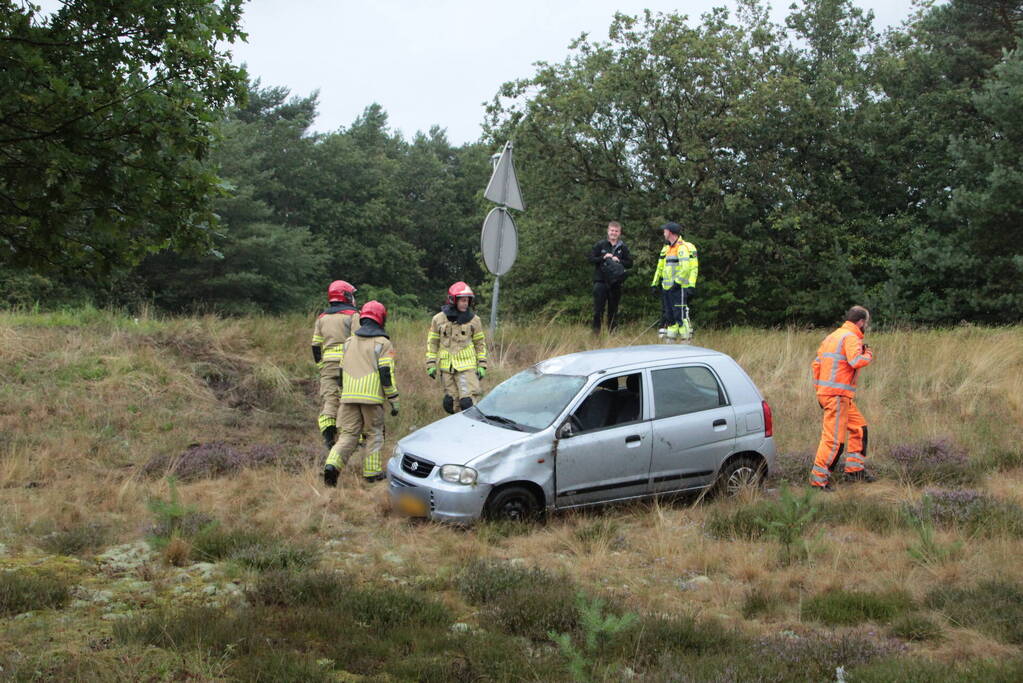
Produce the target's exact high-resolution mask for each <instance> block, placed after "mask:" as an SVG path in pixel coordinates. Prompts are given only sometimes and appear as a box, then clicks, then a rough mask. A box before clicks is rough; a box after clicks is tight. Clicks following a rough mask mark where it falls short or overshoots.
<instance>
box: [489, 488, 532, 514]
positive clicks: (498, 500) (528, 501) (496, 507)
mask: <svg viewBox="0 0 1023 683" xmlns="http://www.w3.org/2000/svg"><path fill="white" fill-rule="evenodd" d="M539 512H540V502H539V501H538V500H537V499H536V494H534V493H533V492H532V491H530V490H529V489H527V488H525V487H524V486H509V487H508V488H504V489H501V490H500V491H498V492H497V493H495V494H494V495H493V496H492V497H491V498H490V500H489V501H488V502H487V517H488V518H489V519H494V520H500V519H506V520H510V521H515V522H526V521H531V520H534V519H536V518H537V516H538V515H539Z"/></svg>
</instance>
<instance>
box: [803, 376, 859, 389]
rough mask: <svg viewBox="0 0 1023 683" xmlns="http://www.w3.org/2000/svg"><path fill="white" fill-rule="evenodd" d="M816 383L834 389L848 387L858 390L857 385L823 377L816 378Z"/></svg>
mask: <svg viewBox="0 0 1023 683" xmlns="http://www.w3.org/2000/svg"><path fill="white" fill-rule="evenodd" d="M813 383H814V384H816V385H817V386H821V387H830V388H832V389H847V390H849V391H853V392H855V391H856V387H855V386H853V385H852V384H842V383H841V382H827V381H825V380H823V379H815V380H814V381H813Z"/></svg>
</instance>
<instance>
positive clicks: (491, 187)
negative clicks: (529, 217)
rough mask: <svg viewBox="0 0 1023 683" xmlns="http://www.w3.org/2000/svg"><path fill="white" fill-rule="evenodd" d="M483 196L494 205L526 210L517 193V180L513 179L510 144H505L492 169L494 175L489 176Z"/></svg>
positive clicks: (520, 195) (520, 196)
mask: <svg viewBox="0 0 1023 683" xmlns="http://www.w3.org/2000/svg"><path fill="white" fill-rule="evenodd" d="M483 196H484V197H486V198H487V199H489V200H490V201H492V202H494V203H495V204H502V205H504V206H507V207H509V208H512V209H518V210H519V211H525V210H526V205H525V204H524V203H523V202H522V192H520V191H519V180H518V178H516V177H515V166H514V165H513V164H512V143H511V142H507V143H505V145H504V151H503V152H501V159H500V160H499V161H498V162H497V166H495V167H494V173H493V175H491V176H490V182H489V183H487V189H486V191H485V192H484V193H483Z"/></svg>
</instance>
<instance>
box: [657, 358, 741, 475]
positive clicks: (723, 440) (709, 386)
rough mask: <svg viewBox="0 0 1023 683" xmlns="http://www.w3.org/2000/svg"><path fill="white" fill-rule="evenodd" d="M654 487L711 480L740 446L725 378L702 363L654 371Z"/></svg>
mask: <svg viewBox="0 0 1023 683" xmlns="http://www.w3.org/2000/svg"><path fill="white" fill-rule="evenodd" d="M650 385H651V388H652V392H651V393H652V394H653V421H652V423H651V424H652V432H653V433H652V436H653V444H652V454H651V463H650V483H651V490H652V491H653V492H663V491H676V490H682V489H689V488H694V487H698V486H706V485H708V484H710V483H711V481H712V479H713V476H714V473H715V472H716V471H717V469H718V467H719V466H720V465H721V463H722V461H723V460H724V459H725V458H726V457H728V456H729V455H730V454H731V453H732V451H733V449H734V447H735V412H734V410H733V409H732V406H731V405H730V403H729V401H728V396H727V394H726V393H725V391H724V388H723V386H722V384H721V381H720V379H719V378H718V376H717V375H716V374H715V373H714V371H713V370H711V368H710V367H708V366H706V365H702V364H690V365H682V366H678V367H669V368H658V369H652V370H650Z"/></svg>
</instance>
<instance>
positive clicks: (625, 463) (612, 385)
mask: <svg viewBox="0 0 1023 683" xmlns="http://www.w3.org/2000/svg"><path fill="white" fill-rule="evenodd" d="M772 433H773V428H772V420H771V409H770V407H769V406H768V405H767V402H766V401H765V400H764V398H763V396H761V394H760V392H759V391H758V390H757V387H756V386H755V385H754V384H753V381H752V380H751V379H750V378H749V376H748V375H747V374H746V373H745V372H744V371H743V369H742V368H741V367H739V365H738V363H736V362H735V361H734V360H732V358H731V357H729V356H727V355H725V354H723V353H719V352H717V351H712V350H711V349H704V348H699V347H695V346H675V345H661V346H630V347H623V348H616V349H600V350H596V351H585V352H582V353H573V354H569V355H567V356H559V357H557V358H551V359H549V360H545V361H543V362H541V363H537V364H536V365H534V366H533V367H531V368H529V369H528V370H523V371H522V372H520V373H518V374H517V375H515V376H513V377H511V378H509V379H508V380H506V381H504V382H502V383H501V384H499V385H498V386H496V387H494V389H493V390H492V391H491V392H490V393H489V394H487V395H486V396H485V397H484V398H483V399H482V400H481V401H480V402H479V404H478V405H476V406H473V407H471V408H469V409H468V410H466V411H464V412H461V413H457V414H455V415H451V416H449V417H446V418H444V419H442V420H438V421H437V422H434V423H433V424H431V425H429V426H427V427H424V428H422V429H419V430H417V431H415V432H413V433H412V434H409V435H408V436H406V437H405V438H403V439H401V440H400V441H399V442H398V444H397V446H396V447H395V449H394V456H393V457H392V458H391V459H390V460H389V461H388V463H387V478H388V481H389V487H390V495H391V500H392V502H393V504H394V505H395V507H396V508H398V509H399V510H401V511H402V512H404V513H405V514H409V515H412V516H419V517H429V518H431V519H437V520H446V521H451V522H460V523H469V522H472V521H474V520H476V519H479V518H480V517H488V518H495V519H527V518H532V517H536V516H538V515H539V514H541V513H542V512H553V511H554V510H562V509H566V508H574V507H580V506H587V505H595V504H603V503H608V502H611V501H619V500H628V499H634V498H643V497H646V496H656V495H660V494H668V493H676V492H684V491H695V490H699V489H705V488H708V487H711V486H717V487H719V488H721V489H722V490H723V491H725V492H728V493H735V492H737V491H738V490H740V489H742V488H743V487H745V486H750V485H758V484H760V483H761V482H762V481H763V479H764V477H765V476H766V475H767V474H769V472H770V471H771V469H772V468H773V467H774V464H775V447H774V439H773V437H772Z"/></svg>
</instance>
